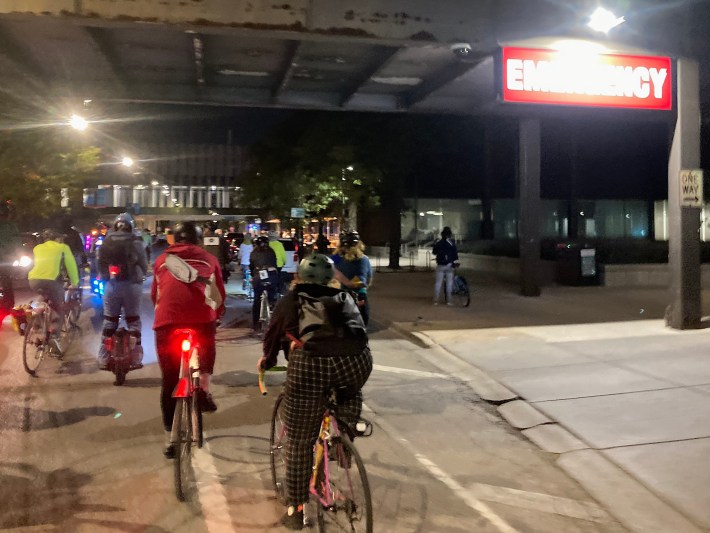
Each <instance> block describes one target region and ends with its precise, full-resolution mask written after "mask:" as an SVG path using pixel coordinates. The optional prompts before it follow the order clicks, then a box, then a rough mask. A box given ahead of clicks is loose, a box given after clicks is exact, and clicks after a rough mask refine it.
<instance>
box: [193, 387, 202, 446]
mask: <svg viewBox="0 0 710 533" xmlns="http://www.w3.org/2000/svg"><path fill="white" fill-rule="evenodd" d="M193 386H194V390H195V394H193V395H192V429H193V431H194V433H195V434H194V436H193V437H194V438H193V441H194V442H196V443H197V447H198V448H202V444H203V442H204V436H203V434H202V409H200V401H199V399H198V397H197V388H198V386H199V382H198V380H195V383H194V384H193Z"/></svg>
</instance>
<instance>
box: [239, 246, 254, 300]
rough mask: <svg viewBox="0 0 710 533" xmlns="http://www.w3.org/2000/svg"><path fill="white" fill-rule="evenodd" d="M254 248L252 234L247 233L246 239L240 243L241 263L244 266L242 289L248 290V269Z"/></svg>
mask: <svg viewBox="0 0 710 533" xmlns="http://www.w3.org/2000/svg"><path fill="white" fill-rule="evenodd" d="M253 250H254V245H253V244H252V242H251V235H250V234H249V233H247V234H246V235H245V236H244V241H243V242H242V244H240V245H239V264H240V265H241V267H242V290H247V289H248V287H247V281H246V280H247V270H249V261H251V253H252V251H253Z"/></svg>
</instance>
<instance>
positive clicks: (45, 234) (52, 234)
mask: <svg viewBox="0 0 710 533" xmlns="http://www.w3.org/2000/svg"><path fill="white" fill-rule="evenodd" d="M60 238H61V235H60V234H59V233H58V232H57V231H56V230H54V229H52V228H47V229H45V230H43V231H42V242H47V241H56V240H59V239H60Z"/></svg>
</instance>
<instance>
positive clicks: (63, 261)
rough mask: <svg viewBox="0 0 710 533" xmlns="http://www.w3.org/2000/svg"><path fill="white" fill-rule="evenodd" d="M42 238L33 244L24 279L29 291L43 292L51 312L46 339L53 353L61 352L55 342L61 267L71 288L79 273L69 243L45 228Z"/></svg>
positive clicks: (59, 316) (61, 304)
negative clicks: (32, 257) (29, 262)
mask: <svg viewBox="0 0 710 533" xmlns="http://www.w3.org/2000/svg"><path fill="white" fill-rule="evenodd" d="M42 240H43V242H42V244H38V245H37V246H35V247H34V250H33V253H34V267H33V268H32V270H30V271H29V273H28V274H27V279H29V281H30V288H31V289H32V290H33V291H36V292H42V293H44V294H46V296H47V300H48V302H49V306H50V308H51V309H52V310H53V311H54V313H53V314H52V315H53V316H52V318H53V320H52V325H51V326H50V339H49V342H50V347H51V348H52V350H54V351H55V353H56V354H57V355H62V347H61V345H60V344H59V334H60V331H61V324H62V322H63V321H64V282H63V280H62V274H61V273H62V267H63V268H64V270H66V273H67V275H68V276H69V283H70V284H71V285H72V286H73V287H78V286H79V272H78V270H77V267H76V260H75V259H74V255H73V254H72V253H71V250H70V249H69V246H67V245H66V244H63V243H62V242H61V235H59V233H57V232H56V231H54V230H52V229H46V230H44V231H43V232H42Z"/></svg>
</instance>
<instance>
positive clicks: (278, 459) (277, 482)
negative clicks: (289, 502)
mask: <svg viewBox="0 0 710 533" xmlns="http://www.w3.org/2000/svg"><path fill="white" fill-rule="evenodd" d="M285 413H286V396H284V394H283V393H282V394H279V397H278V398H276V403H275V404H274V411H273V414H272V415H271V434H270V436H269V450H270V457H269V459H270V460H271V482H272V483H273V484H274V490H275V491H276V499H277V500H278V501H279V502H280V503H282V504H283V505H286V439H287V436H286V416H285Z"/></svg>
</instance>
